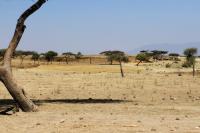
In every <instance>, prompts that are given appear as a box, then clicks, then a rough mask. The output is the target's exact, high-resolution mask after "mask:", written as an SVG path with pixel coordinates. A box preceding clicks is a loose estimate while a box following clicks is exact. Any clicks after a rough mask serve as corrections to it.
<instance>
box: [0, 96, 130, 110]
mask: <svg viewBox="0 0 200 133" xmlns="http://www.w3.org/2000/svg"><path fill="white" fill-rule="evenodd" d="M32 101H33V102H34V103H35V104H36V105H42V104H46V103H52V104H119V103H127V102H131V101H128V100H119V99H92V98H89V99H38V100H36V99H32ZM6 105H15V101H14V100H12V99H0V108H1V107H3V106H6Z"/></svg>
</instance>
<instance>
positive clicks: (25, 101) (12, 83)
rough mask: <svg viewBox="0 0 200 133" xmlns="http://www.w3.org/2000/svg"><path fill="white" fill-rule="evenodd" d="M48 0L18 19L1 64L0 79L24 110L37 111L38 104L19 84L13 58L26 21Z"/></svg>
mask: <svg viewBox="0 0 200 133" xmlns="http://www.w3.org/2000/svg"><path fill="white" fill-rule="evenodd" d="M46 1H47V0H37V2H35V3H34V4H33V5H32V6H31V7H30V8H28V9H27V10H26V11H25V12H24V13H23V14H22V15H21V16H20V17H19V19H18V21H17V25H16V29H15V32H14V35H13V38H12V40H11V42H10V44H9V46H8V48H7V49H6V52H5V55H4V58H3V65H2V66H0V80H1V82H3V84H4V85H5V87H6V88H7V90H8V91H9V93H10V95H11V96H12V97H13V99H14V100H15V102H16V103H17V104H18V105H19V107H20V108H21V109H22V111H24V112H33V111H37V106H36V105H35V104H34V103H33V102H32V101H31V100H30V99H29V98H28V96H27V95H26V94H25V91H24V89H23V88H22V87H21V86H19V85H18V84H17V82H16V80H15V79H14V77H13V74H12V68H11V59H12V56H13V54H14V52H15V50H16V48H17V46H18V44H19V42H20V40H21V38H22V35H23V33H24V31H25V28H26V26H25V21H26V19H27V18H28V17H29V16H31V15H32V14H33V13H34V12H36V11H37V10H38V9H40V7H41V6H42V5H43V4H44V3H45V2H46Z"/></svg>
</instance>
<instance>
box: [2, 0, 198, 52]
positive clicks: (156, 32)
mask: <svg viewBox="0 0 200 133" xmlns="http://www.w3.org/2000/svg"><path fill="white" fill-rule="evenodd" d="M34 1H36V0H0V18H1V20H0V48H5V47H7V46H8V44H9V41H10V39H11V38H12V35H13V32H14V29H15V25H16V22H17V18H18V17H19V16H20V14H21V13H22V12H23V11H24V10H25V9H27V8H28V7H29V6H31V5H32V4H33V3H34ZM26 26H27V29H26V31H25V33H24V36H23V38H22V40H21V42H20V44H19V47H18V49H24V50H35V51H39V52H45V51H48V50H54V51H57V52H59V53H62V52H67V51H72V52H78V51H81V52H82V53H84V54H96V53H99V52H102V51H104V50H123V51H131V50H134V49H136V48H138V47H142V46H144V45H149V44H161V45H162V44H163V45H164V44H166V43H169V44H170V43H172V44H176V43H177V44H182V43H189V42H200V0H48V2H47V3H46V4H45V5H44V6H43V7H42V8H41V9H40V10H39V11H37V12H36V13H35V14H33V15H32V16H31V17H30V18H29V19H28V20H27V22H26Z"/></svg>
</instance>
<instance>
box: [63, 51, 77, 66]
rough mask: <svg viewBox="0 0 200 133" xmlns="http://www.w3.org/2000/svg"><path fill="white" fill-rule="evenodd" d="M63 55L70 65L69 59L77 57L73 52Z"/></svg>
mask: <svg viewBox="0 0 200 133" xmlns="http://www.w3.org/2000/svg"><path fill="white" fill-rule="evenodd" d="M62 55H63V56H64V58H65V62H66V64H69V59H70V58H71V57H72V56H75V54H74V53H72V52H66V53H62Z"/></svg>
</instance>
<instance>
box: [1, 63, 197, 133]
mask: <svg viewBox="0 0 200 133" xmlns="http://www.w3.org/2000/svg"><path fill="white" fill-rule="evenodd" d="M189 71H191V69H179V68H168V69H166V68H165V66H164V63H155V64H142V66H139V67H136V66H135V64H131V63H130V64H125V73H126V77H125V78H121V77H120V74H119V66H117V65H113V66H109V65H60V66H59V65H43V66H39V67H37V68H31V69H14V70H13V73H14V76H15V77H16V78H17V81H18V83H19V84H21V85H23V87H24V88H25V90H26V91H27V93H28V94H29V96H30V97H31V98H32V99H34V101H35V102H36V104H38V106H39V110H40V111H39V112H36V113H23V112H19V113H16V114H14V115H9V116H4V115H1V116H0V123H1V124H0V132H1V133H151V132H152V133H154V132H155V133H200V90H199V89H200V88H199V86H200V76H199V75H197V76H196V77H194V78H193V77H192V76H191V74H190V73H188V72H189ZM179 72H182V76H178V73H179ZM0 91H1V93H0V99H2V100H1V101H0V102H1V106H3V105H4V104H6V103H8V102H10V100H9V99H11V97H10V96H9V94H8V93H7V91H6V90H5V88H4V86H3V85H2V84H1V85H0ZM5 99H7V100H5Z"/></svg>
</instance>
